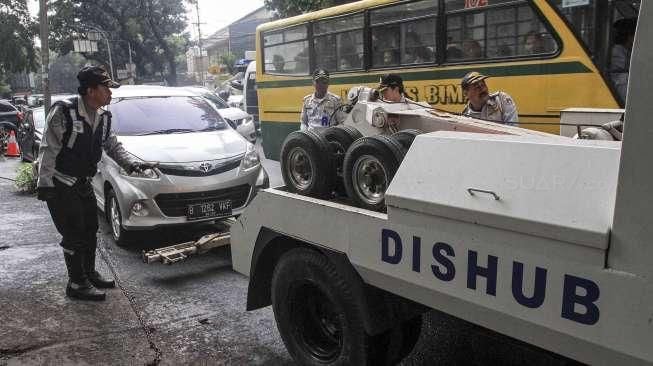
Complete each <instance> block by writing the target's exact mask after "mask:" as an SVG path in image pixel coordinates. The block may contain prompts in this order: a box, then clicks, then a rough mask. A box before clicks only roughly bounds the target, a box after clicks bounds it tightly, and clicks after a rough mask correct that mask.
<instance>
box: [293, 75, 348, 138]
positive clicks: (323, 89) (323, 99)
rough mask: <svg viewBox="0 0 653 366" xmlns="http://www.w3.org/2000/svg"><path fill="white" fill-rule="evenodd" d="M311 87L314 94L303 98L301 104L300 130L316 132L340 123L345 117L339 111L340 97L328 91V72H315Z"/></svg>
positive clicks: (340, 110)
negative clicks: (313, 89)
mask: <svg viewBox="0 0 653 366" xmlns="http://www.w3.org/2000/svg"><path fill="white" fill-rule="evenodd" d="M313 87H314V88H315V92H314V93H311V94H309V95H307V96H305V97H304V101H303V104H302V113H301V116H300V117H299V122H300V124H301V126H300V128H301V130H302V131H306V130H312V131H316V132H317V130H320V129H325V128H327V127H329V126H335V125H337V124H340V123H342V122H343V121H344V119H345V117H346V116H345V115H344V112H343V111H342V109H341V103H340V97H338V96H337V95H335V94H333V93H330V92H329V91H328V89H329V72H327V71H326V70H324V69H317V70H315V72H313Z"/></svg>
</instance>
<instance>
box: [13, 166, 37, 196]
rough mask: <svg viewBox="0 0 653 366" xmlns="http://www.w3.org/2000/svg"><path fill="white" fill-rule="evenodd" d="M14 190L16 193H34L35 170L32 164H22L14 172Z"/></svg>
mask: <svg viewBox="0 0 653 366" xmlns="http://www.w3.org/2000/svg"><path fill="white" fill-rule="evenodd" d="M16 173H17V174H16V183H15V185H16V188H17V189H18V192H21V193H26V194H32V193H34V192H36V178H37V177H36V169H35V166H34V165H33V164H30V163H24V164H21V165H19V166H18V169H17V170H16Z"/></svg>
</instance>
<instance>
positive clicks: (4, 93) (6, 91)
mask: <svg viewBox="0 0 653 366" xmlns="http://www.w3.org/2000/svg"><path fill="white" fill-rule="evenodd" d="M10 96H11V87H10V86H9V84H7V80H5V76H4V75H3V74H2V71H0V98H9V97H10Z"/></svg>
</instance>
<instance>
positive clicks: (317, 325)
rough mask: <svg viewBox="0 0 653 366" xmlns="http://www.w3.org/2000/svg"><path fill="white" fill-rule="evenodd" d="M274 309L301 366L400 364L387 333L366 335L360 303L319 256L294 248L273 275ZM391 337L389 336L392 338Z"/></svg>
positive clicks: (344, 282) (335, 272) (347, 286)
mask: <svg viewBox="0 0 653 366" xmlns="http://www.w3.org/2000/svg"><path fill="white" fill-rule="evenodd" d="M272 308H273V310H274V318H275V320H276V322H277V328H278V329H279V332H280V333H281V338H282V339H283V342H284V344H285V345H286V348H287V349H288V352H289V353H290V354H291V355H292V357H293V358H294V360H295V361H297V363H298V364H300V365H380V364H385V363H386V362H388V360H392V359H396V356H395V357H392V355H390V354H388V352H392V351H391V349H392V348H393V347H382V345H386V344H387V343H388V342H387V341H388V337H387V336H386V335H387V334H386V333H384V334H382V335H380V336H370V335H368V334H367V333H366V332H365V329H364V326H363V320H362V318H361V315H360V310H359V304H358V303H357V302H356V301H355V300H354V298H353V296H352V290H351V288H350V287H349V285H348V283H347V282H346V281H345V280H344V279H343V278H342V277H340V275H339V274H338V272H337V271H336V268H335V266H334V265H333V264H332V263H331V262H329V260H328V259H327V258H326V257H325V256H323V255H321V254H320V253H318V252H316V251H314V250H310V249H306V248H298V249H293V250H291V251H290V252H288V253H286V254H285V255H284V256H283V257H282V258H281V259H280V260H279V262H278V263H277V266H276V267H275V269H274V273H273V275H272ZM388 334H389V333H388Z"/></svg>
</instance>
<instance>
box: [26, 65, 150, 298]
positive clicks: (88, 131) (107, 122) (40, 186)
mask: <svg viewBox="0 0 653 366" xmlns="http://www.w3.org/2000/svg"><path fill="white" fill-rule="evenodd" d="M77 79H78V80H79V88H77V90H78V92H79V96H77V97H75V98H71V99H67V100H62V101H59V102H57V103H55V104H54V105H53V106H52V109H51V110H50V112H49V114H48V117H47V122H46V129H45V132H44V136H43V141H42V143H41V148H40V151H39V152H40V163H39V174H38V175H39V177H38V183H37V191H38V199H40V200H42V201H46V202H47V204H48V209H49V210H50V215H51V216H52V221H54V224H55V226H56V228H57V231H59V233H60V234H61V236H62V239H61V246H62V247H63V252H64V259H65V261H66V267H67V269H68V278H69V280H68V285H67V287H66V295H67V296H68V297H71V298H75V299H81V300H95V301H101V300H104V299H105V293H104V292H102V291H100V290H98V289H102V288H113V287H115V282H114V281H113V280H107V279H104V278H102V276H101V275H100V274H99V273H98V272H97V271H96V270H95V250H96V246H97V237H96V234H97V230H98V220H97V212H96V201H95V194H94V193H93V187H92V186H91V179H92V178H93V176H94V175H95V173H96V171H97V163H98V162H99V161H100V158H101V157H102V151H103V150H104V151H105V152H106V153H107V155H109V156H110V157H111V158H113V159H114V160H115V161H116V162H117V163H118V164H119V165H120V166H122V167H123V168H124V169H125V170H126V171H128V172H130V171H134V170H140V169H145V168H147V167H149V166H148V165H147V164H145V163H141V162H137V161H135V160H134V159H133V158H132V157H131V156H130V155H129V153H127V152H126V151H125V149H124V148H123V147H122V145H121V144H120V142H118V140H117V139H116V136H115V135H114V134H113V133H112V132H111V114H110V113H109V112H108V111H105V110H104V109H102V108H101V107H102V106H105V105H108V104H109V102H110V101H111V90H110V88H117V87H119V86H120V84H118V83H116V82H114V81H113V80H111V78H110V77H109V75H108V74H107V72H106V71H105V70H104V69H103V68H101V67H99V66H87V67H84V68H83V69H81V70H80V71H79V73H78V74H77Z"/></svg>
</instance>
